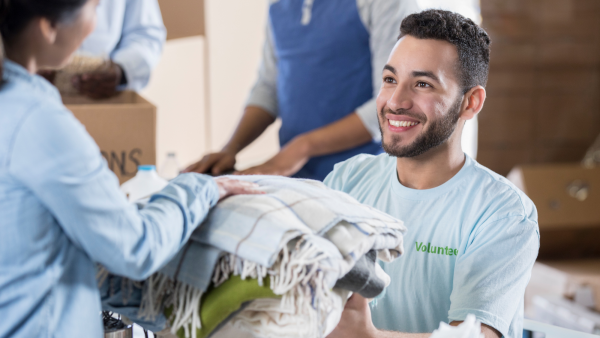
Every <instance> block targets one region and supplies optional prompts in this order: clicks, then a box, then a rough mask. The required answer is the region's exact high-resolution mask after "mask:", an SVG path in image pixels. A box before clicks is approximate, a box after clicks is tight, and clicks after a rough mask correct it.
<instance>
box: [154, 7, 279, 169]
mask: <svg viewBox="0 0 600 338" xmlns="http://www.w3.org/2000/svg"><path fill="white" fill-rule="evenodd" d="M206 15H207V18H206V19H207V35H208V43H209V49H208V50H209V74H210V81H209V85H210V87H209V89H210V101H209V102H210V115H208V116H207V115H206V111H205V101H204V93H205V91H204V78H203V77H204V45H205V41H206V40H205V39H204V38H203V37H192V38H185V39H178V40H171V41H168V42H167V44H166V46H165V51H164V54H163V57H162V59H161V62H160V64H159V65H158V66H157V68H156V70H155V71H154V73H153V76H152V79H151V81H150V84H149V86H148V88H146V90H144V91H143V92H142V95H143V96H144V97H146V98H148V99H149V100H150V101H152V102H153V103H154V104H156V105H157V107H158V114H157V126H158V127H157V163H158V164H159V165H160V164H161V163H162V162H163V161H164V158H165V157H166V154H167V152H171V151H174V152H176V153H177V158H178V160H179V162H180V163H181V164H182V165H187V164H189V163H191V162H193V161H195V160H197V159H199V158H200V157H201V156H202V154H204V153H205V152H207V151H209V150H213V151H214V150H218V149H220V148H221V147H222V146H223V145H224V144H225V143H226V142H227V140H228V138H229V136H230V135H231V133H232V132H233V130H234V128H235V127H236V125H237V122H238V121H239V118H240V116H241V113H242V110H243V107H244V102H245V100H246V98H247V95H248V92H249V90H250V88H251V87H252V84H253V83H254V81H255V79H256V74H257V69H258V65H259V62H260V54H261V50H262V44H263V40H264V28H265V25H266V19H267V1H265V0H207V1H206ZM277 130H278V124H277V125H274V126H271V127H270V128H269V130H268V131H267V132H266V133H265V135H263V136H261V138H260V139H259V140H257V141H256V142H255V143H254V144H253V145H252V146H250V147H249V148H248V149H246V150H244V151H243V152H242V153H240V155H239V156H238V168H245V167H248V166H250V165H254V164H258V163H261V162H263V161H265V160H267V159H268V158H270V157H271V156H272V155H274V154H275V153H276V152H277V150H278V140H277ZM207 133H208V135H207Z"/></svg>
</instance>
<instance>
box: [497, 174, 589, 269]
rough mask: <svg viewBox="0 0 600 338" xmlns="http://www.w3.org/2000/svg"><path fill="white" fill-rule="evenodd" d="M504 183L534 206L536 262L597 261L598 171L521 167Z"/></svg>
mask: <svg viewBox="0 0 600 338" xmlns="http://www.w3.org/2000/svg"><path fill="white" fill-rule="evenodd" d="M508 179H509V180H510V181H512V182H513V183H514V184H515V185H516V186H517V187H519V188H520V189H521V190H523V191H524V192H525V193H526V194H527V195H528V196H529V198H531V200H532V201H533V203H535V205H536V208H537V211H538V223H539V227H540V241H541V245H540V252H539V255H538V258H539V259H575V258H600V242H599V241H600V168H591V169H589V168H584V167H582V166H580V165H579V164H546V165H523V166H517V167H515V168H514V169H513V170H512V171H511V172H510V173H509V175H508Z"/></svg>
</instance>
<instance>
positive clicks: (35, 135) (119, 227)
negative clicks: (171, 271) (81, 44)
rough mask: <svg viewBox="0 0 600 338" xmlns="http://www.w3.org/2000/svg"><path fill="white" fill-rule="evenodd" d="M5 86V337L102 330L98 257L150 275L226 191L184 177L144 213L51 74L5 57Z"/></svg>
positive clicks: (1, 292) (0, 161) (1, 198)
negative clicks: (51, 81) (129, 196)
mask: <svg viewBox="0 0 600 338" xmlns="http://www.w3.org/2000/svg"><path fill="white" fill-rule="evenodd" d="M3 82H4V83H3V84H2V85H1V87H0V318H1V320H0V337H26V338H30V337H101V336H102V324H101V319H100V310H101V305H100V304H101V302H100V293H99V291H98V287H97V284H96V279H95V274H96V264H95V263H101V264H102V265H104V266H105V267H106V268H107V269H108V270H109V271H111V272H112V273H114V274H117V275H122V276H125V277H129V278H131V279H135V280H140V279H144V278H146V277H147V276H149V275H150V274H152V273H153V272H155V271H156V270H158V269H159V268H160V267H161V266H162V265H164V264H165V263H167V262H168V261H169V260H170V259H171V258H172V257H173V256H174V255H175V254H176V253H177V252H178V251H179V250H180V249H181V247H182V246H183V244H184V243H185V242H186V241H187V239H188V238H189V236H190V234H191V233H192V231H193V230H194V229H195V228H196V227H197V226H198V224H199V223H200V222H201V221H202V220H203V219H204V217H205V216H206V214H207V212H208V210H209V209H210V207H211V206H213V205H214V204H215V203H216V202H217V200H218V197H219V193H218V188H217V185H216V184H215V183H214V180H212V179H211V178H209V177H208V176H204V175H199V174H185V175H180V176H179V177H178V178H176V179H175V180H173V181H171V184H169V185H168V186H167V187H166V188H165V189H164V190H162V191H161V192H160V193H159V194H157V195H154V196H153V197H152V199H151V202H150V203H149V204H148V206H147V207H146V208H144V209H143V210H141V211H138V210H137V208H136V207H135V206H133V205H131V204H129V203H128V202H127V200H126V198H125V196H124V195H123V194H122V193H121V191H120V190H119V186H118V181H117V178H116V177H115V175H114V174H113V173H112V172H111V171H110V170H109V169H108V167H107V165H106V163H105V161H104V160H103V158H102V156H101V155H100V150H99V149H98V147H97V145H96V144H95V143H94V141H93V140H92V138H91V137H90V136H89V134H88V133H87V132H86V130H85V128H84V127H83V126H82V125H81V124H80V123H79V122H78V121H77V120H76V119H75V117H74V116H73V115H72V114H71V112H69V111H68V110H67V109H66V108H65V107H64V106H63V105H62V103H61V100H60V97H59V95H58V92H57V91H56V89H55V88H54V87H52V86H51V85H50V84H49V83H48V82H46V80H44V79H42V78H41V77H39V76H36V75H31V74H29V73H28V72H27V71H26V70H25V69H24V68H22V67H21V66H19V65H17V64H16V63H13V62H11V61H7V60H5V61H4V75H3Z"/></svg>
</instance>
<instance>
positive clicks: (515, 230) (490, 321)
mask: <svg viewBox="0 0 600 338" xmlns="http://www.w3.org/2000/svg"><path fill="white" fill-rule="evenodd" d="M539 246H540V242H539V232H538V227H537V223H536V222H535V221H532V220H531V219H528V218H524V217H523V216H511V217H507V218H502V219H498V220H494V221H491V222H489V223H484V224H482V226H481V227H478V228H477V227H476V228H475V229H474V231H473V233H472V234H471V235H470V236H469V238H468V241H467V244H466V245H465V246H464V247H463V248H461V249H460V251H459V254H458V257H457V261H456V267H455V269H454V278H453V290H452V294H451V296H450V301H451V306H450V310H449V313H448V317H449V321H450V322H451V321H462V320H465V318H466V316H467V314H469V313H472V314H474V315H475V316H476V317H477V319H479V320H480V321H481V322H482V323H484V324H487V325H489V326H491V327H493V328H495V329H496V330H498V331H500V332H501V333H502V334H503V335H504V336H507V335H508V332H509V327H510V324H511V321H512V319H513V318H514V317H515V314H516V313H517V312H518V311H520V310H521V309H520V308H519V307H522V306H523V305H522V304H523V303H522V301H523V297H524V293H525V287H526V286H527V283H529V279H530V277H531V269H532V267H533V264H534V262H535V259H536V257H537V254H538V250H539Z"/></svg>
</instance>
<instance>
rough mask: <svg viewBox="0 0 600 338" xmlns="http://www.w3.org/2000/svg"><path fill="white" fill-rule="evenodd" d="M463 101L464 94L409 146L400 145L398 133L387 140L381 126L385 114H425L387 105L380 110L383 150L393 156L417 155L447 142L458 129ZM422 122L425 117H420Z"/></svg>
mask: <svg viewBox="0 0 600 338" xmlns="http://www.w3.org/2000/svg"><path fill="white" fill-rule="evenodd" d="M461 103H462V96H459V97H458V99H457V100H456V101H455V102H454V103H453V104H452V106H451V107H450V108H449V109H448V113H447V114H446V115H444V116H443V117H442V118H439V119H437V120H434V121H431V122H430V123H429V127H428V128H427V129H426V130H424V131H423V132H422V133H421V134H420V135H418V136H417V139H416V140H415V141H414V142H413V143H411V144H409V145H407V146H399V145H398V144H399V143H400V139H401V138H400V137H399V136H398V135H392V136H391V138H392V140H391V141H390V142H389V143H386V142H385V139H384V135H383V129H382V127H381V124H382V121H386V120H387V119H386V117H385V114H386V113H387V114H396V115H406V116H412V117H417V116H419V117H421V116H424V115H423V114H422V113H421V114H418V115H417V114H415V113H411V112H410V111H407V110H404V109H402V110H400V111H397V112H392V111H391V110H390V109H387V111H386V109H385V107H384V108H383V109H382V111H381V112H380V123H379V131H380V132H381V143H382V146H383V150H384V151H385V152H386V153H388V154H389V155H391V156H394V157H415V156H419V155H422V154H424V153H425V152H427V151H428V150H430V149H433V148H435V147H437V146H439V145H441V144H443V143H444V142H446V141H447V140H448V139H449V138H450V136H451V135H452V133H453V132H454V130H455V129H456V126H457V122H458V118H459V115H460V106H461ZM419 121H421V122H420V123H423V122H424V121H423V119H422V118H419Z"/></svg>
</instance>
